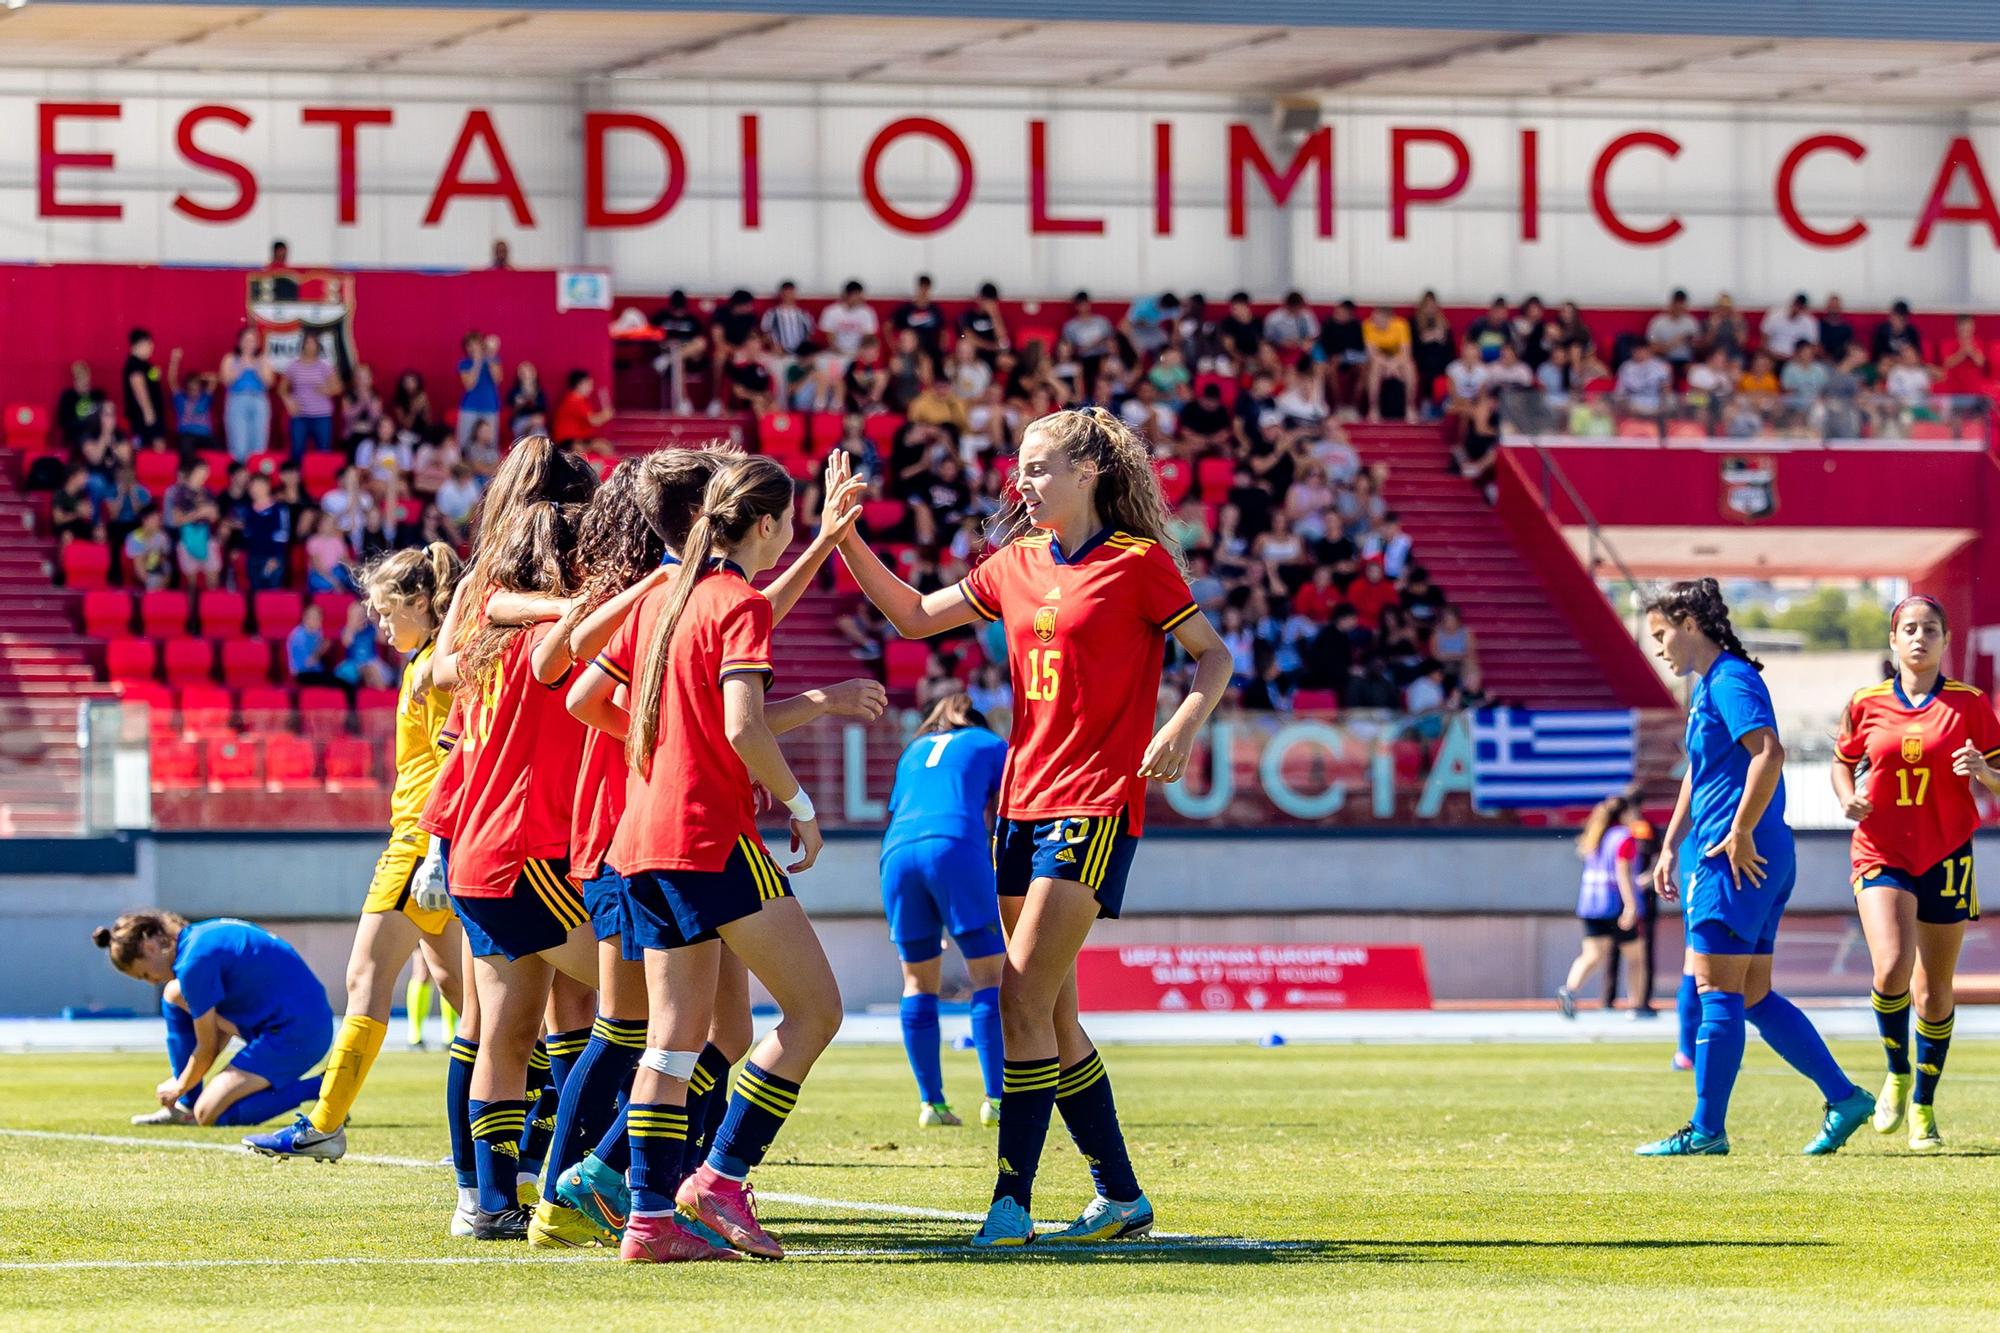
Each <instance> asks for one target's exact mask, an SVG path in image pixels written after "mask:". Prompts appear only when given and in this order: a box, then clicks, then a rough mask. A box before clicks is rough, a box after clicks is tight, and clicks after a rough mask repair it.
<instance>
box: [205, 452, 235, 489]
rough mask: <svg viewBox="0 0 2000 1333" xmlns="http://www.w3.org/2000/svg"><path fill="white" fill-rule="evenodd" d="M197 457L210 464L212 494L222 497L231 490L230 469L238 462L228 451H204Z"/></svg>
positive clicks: (209, 477) (209, 475) (209, 487)
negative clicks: (221, 495)
mask: <svg viewBox="0 0 2000 1333" xmlns="http://www.w3.org/2000/svg"><path fill="white" fill-rule="evenodd" d="M195 457H196V458H199V459H200V460H201V461H202V462H204V463H206V464H208V489H209V491H210V493H212V494H215V495H220V494H222V493H223V492H224V491H226V490H228V489H229V469H230V468H232V467H234V466H236V460H235V459H233V458H231V457H230V456H229V452H228V450H226V449H203V450H202V451H201V452H200V453H198V454H196V455H195Z"/></svg>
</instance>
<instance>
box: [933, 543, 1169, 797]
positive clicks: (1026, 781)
mask: <svg viewBox="0 0 2000 1333" xmlns="http://www.w3.org/2000/svg"><path fill="white" fill-rule="evenodd" d="M958 586H959V590H960V591H961V592H963V593H964V595H965V600H966V601H967V602H969V603H971V605H972V609H973V610H974V611H976V612H978V613H979V615H980V616H982V617H983V618H985V619H987V620H998V621H1001V622H1003V623H1004V624H1005V626H1006V630H1007V667H1008V673H1009V674H1010V675H1011V676H1012V677H1013V681H1014V724H1013V729H1012V732H1011V733H1010V734H1009V736H1008V751H1007V769H1006V773H1005V775H1004V776H1003V778H1002V780H1001V785H1000V803H999V804H1000V809H999V815H1000V817H1001V818H1002V819H1015V820H1025V821H1030V822H1033V821H1040V820H1045V819H1053V818H1057V817H1059V816H1067V815H1112V814H1116V813H1117V812H1118V811H1120V810H1125V811H1127V820H1128V827H1129V829H1130V831H1131V832H1132V833H1134V834H1137V833H1139V832H1141V831H1142V828H1143V820H1144V813H1145V806H1146V783H1145V780H1144V779H1143V778H1141V777H1140V776H1139V761H1140V760H1141V759H1142V758H1143V757H1144V755H1145V752H1146V744H1147V742H1148V741H1150V740H1151V739H1152V736H1153V721H1154V715H1155V713H1156V711H1157V701H1158V697H1159V690H1160V666H1161V663H1162V662H1163V661H1164V659H1165V655H1166V636H1167V635H1168V634H1169V633H1171V632H1172V631H1173V630H1174V628H1175V627H1176V626H1178V625H1180V624H1181V623H1183V622H1184V621H1186V620H1188V619H1189V618H1190V617H1192V616H1194V615H1196V614H1197V613H1198V611H1197V608H1196V606H1195V604H1194V600H1193V598H1191V597H1190V596H1189V595H1188V586H1187V580H1186V579H1185V578H1183V577H1182V576H1181V572H1180V568H1179V566H1177V565H1176V564H1175V563H1174V559H1173V557H1172V556H1171V555H1169V554H1168V553H1167V551H1166V548H1164V547H1162V546H1161V545H1160V544H1159V543H1158V542H1154V541H1149V540H1147V539H1145V538H1142V537H1134V536H1131V535H1129V534H1127V533H1124V532H1120V531H1115V530H1107V531H1104V532H1100V533H1099V534H1098V535H1097V536H1095V537H1092V538H1091V539H1090V540H1089V541H1087V542H1085V543H1084V544H1083V545H1082V547H1080V548H1079V549H1078V550H1077V551H1076V552H1075V553H1074V554H1069V553H1066V552H1064V551H1063V549H1062V547H1061V545H1060V544H1058V543H1057V542H1056V540H1055V538H1054V537H1053V536H1052V535H1051V534H1049V533H1046V532H1036V533H1031V534H1029V535H1028V536H1025V537H1019V538H1016V539H1015V540H1014V541H1012V542H1009V543H1008V544H1007V545H1006V546H1004V547H1002V548H1001V549H1000V550H999V551H998V552H996V553H995V554H994V555H993V556H992V557H991V558H990V559H988V560H987V561H986V562H985V563H984V564H982V565H980V566H979V568H977V569H975V570H973V571H972V573H970V574H968V575H967V576H966V577H965V579H964V581H963V582H961V583H960V584H959V585H958Z"/></svg>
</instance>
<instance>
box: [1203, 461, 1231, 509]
mask: <svg viewBox="0 0 2000 1333" xmlns="http://www.w3.org/2000/svg"><path fill="white" fill-rule="evenodd" d="M1194 479H1195V484H1196V485H1198V486H1200V487H1201V498H1202V499H1204V500H1209V501H1213V502H1215V503H1218V504H1219V503H1221V502H1222V501H1223V500H1224V499H1225V498H1227V497H1228V495H1229V488H1230V486H1231V485H1233V484H1234V483H1235V480H1236V464H1235V462H1234V461H1233V460H1231V459H1228V458H1204V459H1202V460H1201V461H1200V462H1199V463H1196V464H1195V467H1194Z"/></svg>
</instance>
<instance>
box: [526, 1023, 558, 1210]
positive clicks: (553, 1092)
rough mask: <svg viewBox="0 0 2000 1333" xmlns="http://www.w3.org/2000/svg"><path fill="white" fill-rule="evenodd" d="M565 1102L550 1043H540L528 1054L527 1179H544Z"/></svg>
mask: <svg viewBox="0 0 2000 1333" xmlns="http://www.w3.org/2000/svg"><path fill="white" fill-rule="evenodd" d="M561 1098H562V1084H561V1083H560V1081H558V1079H557V1078H556V1074H555V1066H554V1062H553V1061H551V1060H550V1058H549V1048H548V1043H547V1042H545V1041H537V1042H536V1043H535V1049H534V1050H532V1051H530V1052H529V1053H528V1118H527V1123H526V1124H525V1125H524V1126H523V1127H522V1129H521V1161H520V1166H519V1170H520V1171H521V1173H522V1174H523V1175H530V1176H534V1177H536V1178H537V1179H539V1178H540V1177H541V1174H542V1159H543V1158H545V1157H547V1156H548V1155H549V1143H550V1141H551V1140H553V1139H554V1138H555V1135H556V1103H557V1102H558V1101H560V1100H561Z"/></svg>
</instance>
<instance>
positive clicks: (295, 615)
mask: <svg viewBox="0 0 2000 1333" xmlns="http://www.w3.org/2000/svg"><path fill="white" fill-rule="evenodd" d="M251 605H252V606H254V607H255V608H256V610H257V633H258V634H259V635H260V636H262V637H264V638H266V639H282V638H284V637H285V636H286V635H287V634H290V633H291V632H292V630H293V629H294V628H296V627H297V625H298V623H299V616H300V615H301V614H302V613H303V612H304V611H305V605H306V599H305V598H304V597H301V596H300V595H299V594H298V593H295V592H293V591H292V590H291V589H290V588H269V589H266V590H265V591H263V592H260V593H256V594H254V595H253V596H252V597H251Z"/></svg>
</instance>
